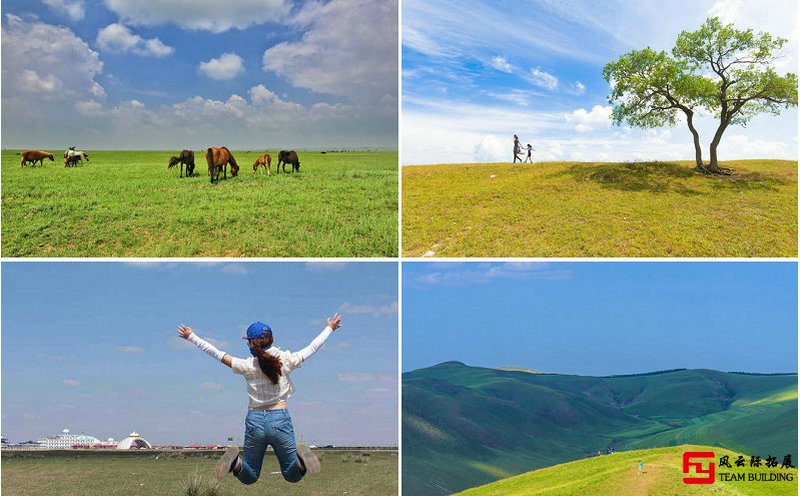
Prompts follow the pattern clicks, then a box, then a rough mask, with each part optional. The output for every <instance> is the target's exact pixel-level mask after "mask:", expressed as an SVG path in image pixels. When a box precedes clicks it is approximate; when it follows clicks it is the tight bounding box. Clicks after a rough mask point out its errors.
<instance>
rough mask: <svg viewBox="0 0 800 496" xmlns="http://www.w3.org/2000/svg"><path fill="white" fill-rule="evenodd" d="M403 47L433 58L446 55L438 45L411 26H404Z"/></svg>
mask: <svg viewBox="0 0 800 496" xmlns="http://www.w3.org/2000/svg"><path fill="white" fill-rule="evenodd" d="M403 46H405V47H407V48H411V49H412V50H415V51H417V52H420V53H423V54H425V55H428V56H432V57H441V56H444V55H445V52H444V50H442V48H441V47H440V46H439V45H438V44H437V43H435V42H434V41H433V40H431V38H429V37H428V36H425V35H424V34H422V33H420V32H419V31H417V30H416V29H414V28H413V27H411V26H403Z"/></svg>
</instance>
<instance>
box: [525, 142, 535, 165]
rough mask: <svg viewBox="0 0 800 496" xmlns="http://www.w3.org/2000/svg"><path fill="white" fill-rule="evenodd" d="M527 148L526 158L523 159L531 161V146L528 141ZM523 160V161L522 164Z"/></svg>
mask: <svg viewBox="0 0 800 496" xmlns="http://www.w3.org/2000/svg"><path fill="white" fill-rule="evenodd" d="M527 148H528V158H526V159H525V162H530V163H533V160H531V151H533V147H532V146H531V144H530V143H528V147H527ZM525 162H523V164H524V163H525Z"/></svg>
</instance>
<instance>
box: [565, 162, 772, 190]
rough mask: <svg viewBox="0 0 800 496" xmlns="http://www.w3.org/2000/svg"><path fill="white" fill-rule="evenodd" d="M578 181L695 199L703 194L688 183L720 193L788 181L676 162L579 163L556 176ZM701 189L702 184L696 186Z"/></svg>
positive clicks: (770, 188)
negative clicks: (724, 173)
mask: <svg viewBox="0 0 800 496" xmlns="http://www.w3.org/2000/svg"><path fill="white" fill-rule="evenodd" d="M556 175H558V176H571V177H573V178H574V179H575V180H576V181H593V182H596V183H598V184H600V186H601V187H603V188H610V189H616V190H620V191H649V192H651V193H678V194H681V195H687V196H694V195H700V194H703V193H704V191H701V190H698V189H694V188H692V187H691V185H690V184H687V180H688V179H690V178H693V177H694V178H697V180H699V181H710V182H711V183H710V184H711V187H712V188H714V189H718V190H737V191H741V190H776V189H777V187H778V186H779V185H781V184H784V183H785V182H786V181H785V180H783V179H781V178H780V177H778V176H774V175H771V174H763V173H759V172H745V173H741V174H736V173H735V172H734V174H733V175H730V176H722V175H719V176H718V175H706V174H702V173H700V172H697V171H695V170H694V169H693V168H691V167H690V166H688V165H686V164H683V165H682V164H677V163H674V162H629V163H579V164H574V165H572V166H570V167H568V168H567V169H566V170H564V171H562V172H559V173H557V174H556ZM697 185H698V186H700V184H699V183H698V184H697Z"/></svg>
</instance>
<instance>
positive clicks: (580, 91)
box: [575, 81, 586, 95]
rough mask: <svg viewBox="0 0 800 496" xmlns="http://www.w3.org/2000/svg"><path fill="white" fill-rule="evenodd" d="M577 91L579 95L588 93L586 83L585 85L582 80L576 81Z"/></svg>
mask: <svg viewBox="0 0 800 496" xmlns="http://www.w3.org/2000/svg"><path fill="white" fill-rule="evenodd" d="M575 93H576V94H578V95H583V94H584V93H586V85H584V84H583V83H581V82H580V81H575Z"/></svg>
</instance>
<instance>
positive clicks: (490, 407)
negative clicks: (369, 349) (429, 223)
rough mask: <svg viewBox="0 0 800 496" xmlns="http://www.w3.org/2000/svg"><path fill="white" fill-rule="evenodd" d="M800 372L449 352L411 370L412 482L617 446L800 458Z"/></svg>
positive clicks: (406, 425) (408, 465)
mask: <svg viewBox="0 0 800 496" xmlns="http://www.w3.org/2000/svg"><path fill="white" fill-rule="evenodd" d="M796 419H797V375H796V374H780V375H752V374H739V373H725V372H717V371H713V370H674V371H664V372H656V373H651V374H642V375H630V376H612V377H584V376H570V375H557V374H531V373H529V372H519V371H509V370H496V369H485V368H478V367H468V366H466V365H464V364H462V363H459V362H447V363H443V364H440V365H436V366H434V367H430V368H426V369H420V370H416V371H413V372H409V373H406V374H403V488H404V491H406V490H408V491H409V492H408V494H423V495H424V494H450V493H452V492H454V491H458V490H463V489H466V488H469V487H473V486H477V485H480V484H485V483H487V482H491V481H494V480H497V479H501V478H505V477H509V476H512V475H515V474H519V473H522V472H527V471H530V470H533V469H537V468H542V467H549V466H552V465H556V464H560V463H564V462H568V461H573V460H579V459H582V458H587V457H590V456H594V455H596V453H597V451H598V450H601V451H605V450H606V448H607V447H609V446H613V447H614V448H615V449H616V450H618V451H619V450H630V449H642V448H656V447H664V446H677V445H682V444H703V445H712V446H718V447H724V448H727V449H731V450H735V451H739V452H743V453H747V454H751V453H752V454H760V455H761V456H764V457H765V456H767V454H771V455H773V456H780V457H782V456H783V455H786V454H792V455H793V457H792V458H793V460H796V459H797V456H796V446H797V422H796Z"/></svg>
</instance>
